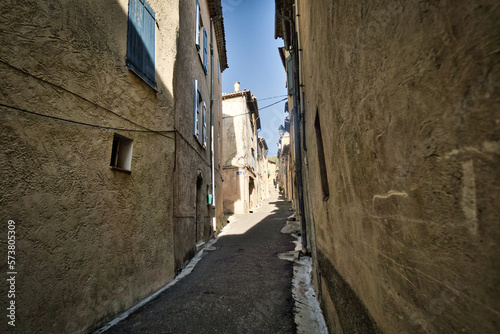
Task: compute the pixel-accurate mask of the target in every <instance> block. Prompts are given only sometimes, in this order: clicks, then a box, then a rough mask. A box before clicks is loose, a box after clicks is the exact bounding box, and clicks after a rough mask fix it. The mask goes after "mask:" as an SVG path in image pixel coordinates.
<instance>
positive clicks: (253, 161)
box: [252, 148, 255, 168]
mask: <svg viewBox="0 0 500 334" xmlns="http://www.w3.org/2000/svg"><path fill="white" fill-rule="evenodd" d="M252 168H255V152H254V150H253V148H252Z"/></svg>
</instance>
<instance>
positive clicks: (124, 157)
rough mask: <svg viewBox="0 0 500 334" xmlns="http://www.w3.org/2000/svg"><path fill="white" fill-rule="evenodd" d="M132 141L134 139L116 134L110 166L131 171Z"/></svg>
mask: <svg viewBox="0 0 500 334" xmlns="http://www.w3.org/2000/svg"><path fill="white" fill-rule="evenodd" d="M132 143H133V142H132V139H129V138H126V137H123V136H121V135H119V134H116V133H115V134H114V136H113V146H112V148H111V162H110V167H111V168H112V169H116V170H120V171H124V172H129V173H130V167H131V165H132Z"/></svg>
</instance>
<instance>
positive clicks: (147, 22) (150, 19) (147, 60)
mask: <svg viewBox="0 0 500 334" xmlns="http://www.w3.org/2000/svg"><path fill="white" fill-rule="evenodd" d="M143 17H144V34H143V42H144V48H143V57H144V67H143V68H142V70H143V72H144V75H146V77H147V78H148V79H149V80H151V82H152V83H154V86H156V84H155V28H156V24H155V23H156V21H155V13H154V12H153V10H152V9H151V7H150V6H149V5H148V3H147V2H146V1H144V15H143Z"/></svg>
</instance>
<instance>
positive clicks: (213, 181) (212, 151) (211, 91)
mask: <svg viewBox="0 0 500 334" xmlns="http://www.w3.org/2000/svg"><path fill="white" fill-rule="evenodd" d="M213 21H214V18H212V19H210V168H211V172H212V173H211V176H212V210H213V216H212V229H213V230H214V231H216V230H217V220H216V217H215V155H214V46H213V45H214V44H213V40H214V37H213V35H214V34H213Z"/></svg>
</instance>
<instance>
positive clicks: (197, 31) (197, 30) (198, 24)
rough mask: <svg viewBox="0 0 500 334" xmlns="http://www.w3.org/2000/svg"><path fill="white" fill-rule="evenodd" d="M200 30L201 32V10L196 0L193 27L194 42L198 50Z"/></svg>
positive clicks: (199, 47)
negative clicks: (194, 23) (194, 25)
mask: <svg viewBox="0 0 500 334" xmlns="http://www.w3.org/2000/svg"><path fill="white" fill-rule="evenodd" d="M200 32H201V11H200V3H199V2H198V0H196V27H195V44H196V49H197V50H198V51H200V49H201V45H200Z"/></svg>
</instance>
